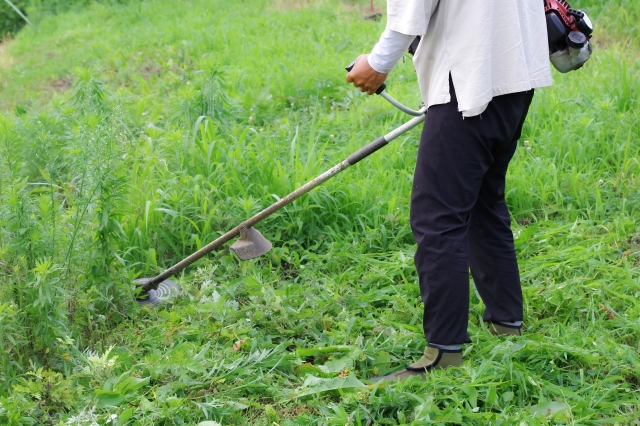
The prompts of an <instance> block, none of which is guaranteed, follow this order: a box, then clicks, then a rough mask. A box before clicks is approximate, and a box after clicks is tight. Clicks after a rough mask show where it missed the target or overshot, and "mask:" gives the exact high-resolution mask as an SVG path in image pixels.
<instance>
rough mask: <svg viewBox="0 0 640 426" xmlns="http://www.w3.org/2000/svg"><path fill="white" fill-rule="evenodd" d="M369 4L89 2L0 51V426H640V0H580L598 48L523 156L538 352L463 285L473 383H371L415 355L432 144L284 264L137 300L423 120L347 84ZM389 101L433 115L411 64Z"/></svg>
mask: <svg viewBox="0 0 640 426" xmlns="http://www.w3.org/2000/svg"><path fill="white" fill-rule="evenodd" d="M367 6H368V2H367V1H362V2H360V3H358V2H354V1H349V2H339V1H337V0H324V1H321V0H318V1H306V0H305V1H295V0H291V1H288V0H277V1H276V0H274V1H267V0H245V1H237V2H229V1H223V0H214V1H212V0H147V1H139V2H131V3H122V4H118V3H113V2H107V3H91V4H89V5H87V6H86V7H81V8H77V9H74V10H69V11H67V12H64V11H59V13H57V14H44V13H43V14H41V15H39V14H38V13H37V12H34V13H33V14H31V15H30V16H31V17H32V18H33V20H34V26H33V27H30V28H24V29H23V30H22V31H20V32H19V33H18V34H17V36H16V37H15V39H14V40H9V41H8V42H6V43H5V44H3V45H2V47H1V48H0V111H1V112H0V371H1V373H0V424H10V425H25V424H45V425H60V424H78V425H80V424H81V425H85V424H86V425H94V424H96V423H97V424H100V425H106V424H113V423H114V421H115V422H116V424H119V425H125V424H128V425H174V424H176V425H177V424H199V422H209V423H208V425H209V426H211V425H212V424H213V423H212V422H214V421H215V422H220V423H222V424H251V425H254V424H257V425H273V423H274V422H275V423H276V424H281V425H308V424H326V425H345V424H359V425H365V424H391V425H395V424H416V425H421V424H477V425H484V424H509V425H510V424H527V425H540V424H594V425H595V424H637V422H638V418H639V416H640V412H639V408H638V407H639V406H640V397H639V390H640V389H639V387H638V386H639V382H640V376H639V373H638V370H637V365H638V363H639V362H640V320H639V317H640V303H639V302H638V300H640V285H639V281H640V228H639V225H638V223H639V221H638V217H639V215H640V195H639V194H640V162H639V160H638V158H640V112H639V111H640V110H639V108H638V94H639V93H640V78H639V77H638V76H639V75H640V72H639V71H640V62H639V60H638V57H640V56H639V54H638V53H639V52H640V47H639V41H640V33H639V31H638V26H637V22H640V20H639V19H638V17H639V16H640V15H639V14H640V5H639V4H638V2H636V1H630V0H619V1H607V2H596V1H593V0H589V1H586V0H585V1H582V2H576V4H574V6H576V7H585V8H587V10H588V12H589V13H590V15H591V16H592V18H593V19H594V21H595V24H596V35H595V40H596V42H597V46H596V53H595V55H594V57H593V58H592V60H591V61H590V62H589V63H588V64H587V65H586V66H585V67H584V68H583V69H582V70H580V71H579V72H576V73H571V74H568V75H560V74H555V75H554V81H555V84H554V86H553V87H550V88H544V89H541V90H538V91H537V92H536V97H535V100H534V104H533V106H532V109H531V112H530V114H529V117H528V120H527V123H526V125H525V128H524V132H523V137H522V141H521V146H520V147H519V149H518V151H517V154H516V156H515V158H514V160H513V162H512V165H511V167H510V172H509V175H508V193H507V202H508V203H509V206H510V208H511V211H512V213H513V216H514V233H515V237H516V245H517V250H518V257H519V262H520V268H521V272H522V280H523V289H524V293H525V300H526V311H525V322H526V327H525V336H523V337H522V338H517V339H516V338H508V339H505V338H498V337H493V336H491V335H489V334H488V333H487V330H486V326H485V325H484V324H483V322H482V321H481V315H482V310H483V306H482V302H481V300H480V299H479V298H478V296H477V295H476V293H475V290H474V289H473V287H471V288H470V298H471V306H470V324H469V333H470V335H471V337H472V339H473V344H470V345H466V346H465V350H464V359H465V363H464V365H463V367H461V368H457V369H452V370H447V371H444V372H435V373H433V374H430V375H429V376H428V378H427V380H424V381H422V380H410V381H408V382H404V383H401V384H385V385H384V386H371V387H369V386H365V385H364V383H363V382H364V381H366V379H367V378H369V377H372V376H374V375H378V374H384V373H386V372H389V371H391V370H393V369H396V368H398V367H402V366H403V365H404V364H405V363H406V362H407V361H408V360H412V359H415V358H416V357H419V356H420V353H421V352H422V349H423V347H424V338H423V336H422V333H421V324H420V320H421V314H422V308H421V302H420V297H419V292H418V286H417V285H416V276H415V270H414V268H413V263H412V255H413V252H414V250H415V247H414V243H413V240H412V237H411V231H410V229H409V226H408V204H409V193H410V187H411V178H412V172H413V167H414V163H415V154H416V148H417V143H418V139H419V133H418V131H413V132H410V133H408V134H406V135H404V136H403V137H402V138H400V139H398V140H397V141H395V142H394V143H393V144H392V145H391V146H389V147H387V148H385V150H384V151H382V152H380V153H378V154H377V155H375V156H373V157H372V158H369V159H367V160H366V161H363V162H361V163H360V164H358V165H357V166H355V167H353V168H352V169H350V170H348V171H347V172H345V173H344V174H343V175H341V176H339V177H337V178H336V179H334V180H332V181H330V182H328V183H327V184H326V185H324V186H322V187H320V188H318V189H317V190H315V191H314V192H313V193H311V194H309V195H307V196H305V197H303V198H301V199H299V200H298V201H296V202H295V203H293V204H292V205H290V206H289V207H287V208H286V209H285V210H284V211H282V212H280V213H278V214H277V215H275V216H273V217H272V218H270V219H268V220H267V221H265V222H264V223H263V224H261V225H260V226H259V229H260V230H261V231H262V232H263V234H264V235H265V236H267V237H268V238H269V239H270V240H271V241H273V243H274V249H273V250H272V252H271V253H270V254H269V255H268V256H265V257H263V258H261V259H256V260H253V261H250V262H239V261H238V260H237V258H235V257H234V256H233V254H232V253H230V252H229V250H228V249H227V248H224V249H222V250H219V251H218V252H216V253H213V254H212V255H210V256H209V257H207V258H206V259H203V260H201V261H199V262H198V263H197V264H195V265H194V266H193V267H192V268H189V269H188V270H187V271H185V273H184V274H181V275H180V276H178V277H177V278H176V279H177V280H178V282H179V284H180V285H181V286H182V288H183V293H182V296H181V297H180V298H179V299H178V300H176V302H175V303H174V304H173V305H171V306H165V307H162V308H159V309H155V310H148V309H144V308H138V307H137V305H136V304H135V302H134V294H133V291H132V281H133V279H134V278H137V277H140V276H152V275H154V274H156V273H158V272H159V271H161V270H162V269H163V268H165V267H167V266H169V265H171V264H172V263H173V262H175V261H177V260H179V259H181V258H182V257H184V256H186V255H188V254H190V253H191V252H193V251H194V250H197V249H198V248H200V247H202V246H203V245H204V244H206V243H207V242H209V241H211V240H213V239H214V238H216V237H217V236H219V235H221V234H222V233H224V232H225V231H227V230H228V229H229V228H231V227H233V226H235V225H236V224H238V223H240V222H242V221H243V220H244V219H246V218H247V216H249V215H251V214H253V213H255V212H257V211H258V210H260V209H261V208H263V207H265V206H267V205H269V204H271V203H272V202H273V201H274V200H275V199H276V198H277V197H281V196H283V195H285V194H287V193H289V192H290V191H291V190H293V189H294V188H296V187H297V186H299V185H300V184H302V183H304V182H306V181H307V180H309V179H311V178H312V177H314V176H315V175H317V174H318V173H320V172H321V171H323V170H325V169H327V168H329V167H330V166H332V165H334V164H335V163H337V162H338V161H341V160H342V159H343V158H344V157H346V156H347V155H348V154H349V153H351V152H353V151H355V150H356V149H358V148H359V147H361V146H362V145H364V144H365V143H367V142H368V141H370V140H373V139H375V138H376V137H378V136H379V135H381V134H385V133H387V132H388V131H389V130H390V129H392V128H394V127H396V126H398V125H400V124H401V123H403V122H404V121H406V120H407V117H406V116H404V115H403V114H401V113H399V112H397V111H396V110H394V109H393V108H392V107H390V106H389V105H388V104H386V103H385V102H384V101H383V100H382V99H380V98H378V97H366V96H363V95H361V94H360V93H359V92H358V91H357V90H355V89H353V87H349V86H348V85H346V84H345V83H344V70H343V66H344V65H345V64H347V63H349V62H350V61H351V60H352V59H353V58H354V57H355V56H356V55H358V54H360V53H363V52H366V51H367V50H369V49H370V48H371V46H372V45H373V43H375V40H376V39H377V37H378V36H379V34H380V32H381V31H382V29H383V28H384V22H375V21H371V20H365V19H363V15H366V14H365V13H364V12H365V11H366V9H367ZM407 62H408V61H407ZM389 90H390V92H391V93H392V94H393V95H394V96H396V97H397V98H399V99H401V100H403V101H404V102H406V103H407V104H409V105H417V104H418V103H419V99H418V97H419V96H418V93H417V89H416V79H415V73H414V71H413V70H412V67H411V65H410V63H406V64H400V65H399V66H398V68H397V69H396V70H394V72H393V73H392V75H391V76H390V78H389ZM204 425H207V423H203V426H204Z"/></svg>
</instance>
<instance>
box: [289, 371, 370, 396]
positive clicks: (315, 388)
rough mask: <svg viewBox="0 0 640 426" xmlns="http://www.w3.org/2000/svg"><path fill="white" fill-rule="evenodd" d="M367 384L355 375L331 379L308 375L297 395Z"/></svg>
mask: <svg viewBox="0 0 640 426" xmlns="http://www.w3.org/2000/svg"><path fill="white" fill-rule="evenodd" d="M364 386H365V384H364V383H362V382H361V381H360V380H358V379H357V378H356V376H354V375H352V374H351V375H349V376H347V377H344V378H341V377H333V378H331V379H323V378H321V377H315V376H307V378H306V380H305V381H304V384H303V385H302V387H301V388H300V389H299V392H298V393H296V395H295V396H296V397H301V396H306V395H313V394H318V393H322V392H328V391H333V390H338V389H352V388H359V387H364Z"/></svg>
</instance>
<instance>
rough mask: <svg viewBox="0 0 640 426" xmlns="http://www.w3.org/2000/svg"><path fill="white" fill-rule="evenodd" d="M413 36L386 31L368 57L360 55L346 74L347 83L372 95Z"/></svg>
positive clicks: (400, 56)
mask: <svg viewBox="0 0 640 426" xmlns="http://www.w3.org/2000/svg"><path fill="white" fill-rule="evenodd" d="M414 38H415V36H412V35H406V34H401V33H399V32H397V31H393V30H390V29H386V30H385V31H384V32H383V33H382V36H380V41H378V44H376V45H375V47H374V48H373V50H372V51H371V54H370V55H360V56H358V59H356V63H355V65H354V67H353V69H352V70H351V72H349V74H347V82H349V83H353V85H354V86H356V87H359V88H360V91H362V92H367V93H368V94H369V95H373V94H374V93H375V92H376V90H378V88H379V87H380V86H382V83H384V81H385V80H386V78H387V75H388V74H389V72H391V70H392V69H393V67H395V65H396V64H397V63H398V61H399V60H400V58H402V55H403V54H404V52H405V51H406V50H407V48H408V47H409V45H410V44H411V42H412V41H413V39H414Z"/></svg>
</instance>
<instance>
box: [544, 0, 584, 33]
mask: <svg viewBox="0 0 640 426" xmlns="http://www.w3.org/2000/svg"><path fill="white" fill-rule="evenodd" d="M569 9H571V5H570V4H569V3H567V2H566V1H565V0H544V13H549V12H552V13H555V14H556V15H558V18H560V19H561V20H562V22H563V23H564V25H565V26H566V27H567V29H569V30H570V31H580V30H578V28H577V27H576V18H575V17H573V16H572V15H570V14H569Z"/></svg>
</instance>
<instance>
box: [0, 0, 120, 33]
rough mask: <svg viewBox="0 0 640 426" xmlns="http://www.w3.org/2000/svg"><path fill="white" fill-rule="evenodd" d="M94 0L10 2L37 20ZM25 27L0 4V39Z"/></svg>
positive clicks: (107, 0) (112, 1)
mask: <svg viewBox="0 0 640 426" xmlns="http://www.w3.org/2000/svg"><path fill="white" fill-rule="evenodd" d="M93 1H96V0H11V3H13V4H14V5H15V6H16V7H17V8H18V9H20V10H21V11H22V13H23V14H25V15H27V17H32V15H35V18H34V17H32V20H33V19H38V17H39V16H44V15H48V14H55V13H60V12H66V11H69V10H74V9H75V10H78V9H79V8H82V7H85V6H87V5H89V4H91V3H92V2H93ZM98 2H102V3H119V2H122V0H98ZM25 25H26V22H25V21H24V19H22V17H21V16H20V15H18V14H17V13H16V12H15V10H13V8H12V7H11V6H9V5H8V4H7V3H6V1H5V0H2V1H1V2H0V39H2V38H4V37H5V36H6V35H7V34H11V35H15V34H16V32H17V31H18V30H20V29H21V28H22V27H24V26H25Z"/></svg>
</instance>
